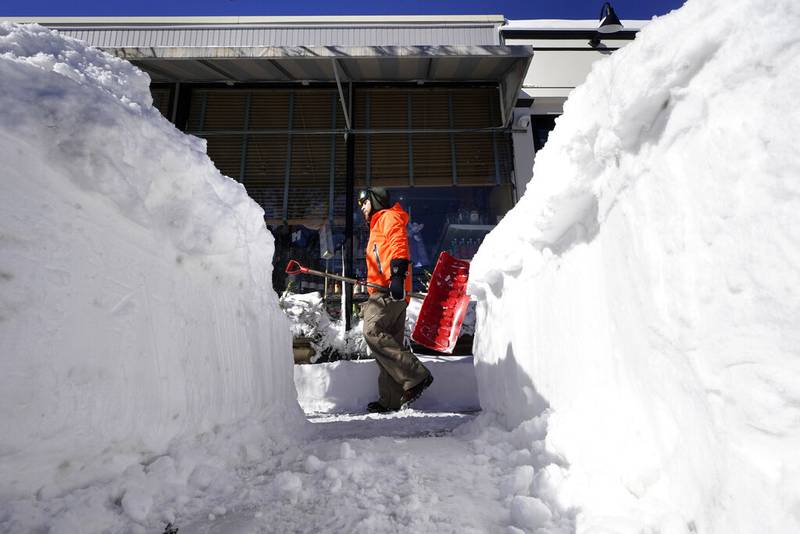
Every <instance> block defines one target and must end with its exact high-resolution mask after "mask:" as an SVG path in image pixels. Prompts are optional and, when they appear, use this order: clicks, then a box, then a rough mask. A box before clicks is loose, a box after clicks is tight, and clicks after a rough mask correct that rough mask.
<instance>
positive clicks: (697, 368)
mask: <svg viewBox="0 0 800 534" xmlns="http://www.w3.org/2000/svg"><path fill="white" fill-rule="evenodd" d="M798 10H800V4H796V2H794V1H792V0H782V1H774V2H759V3H756V2H753V1H747V0H739V1H722V0H705V1H694V0H689V2H688V5H686V6H685V8H683V9H682V10H681V11H679V12H677V13H675V14H672V15H669V16H666V17H664V18H662V19H658V20H656V21H654V22H652V23H651V24H649V25H647V27H646V28H645V29H644V30H643V31H642V32H641V33H640V34H639V35H638V36H637V39H636V41H635V42H634V43H632V44H631V45H629V46H627V47H626V48H624V49H622V50H620V51H618V52H616V53H615V54H613V55H611V56H610V58H608V59H606V60H604V61H601V62H599V63H598V64H596V66H595V68H594V70H593V72H592V73H591V75H590V76H589V78H588V80H587V82H586V84H585V85H584V86H582V87H580V88H578V89H576V90H575V91H574V92H573V94H572V95H571V97H570V100H569V101H568V103H567V104H566V107H565V114H564V115H563V116H562V117H561V118H560V119H559V120H558V125H557V128H556V130H555V131H554V132H553V133H552V135H551V137H550V140H549V142H548V145H547V148H546V149H545V150H544V151H543V152H541V153H540V154H538V156H537V162H536V168H535V178H534V182H533V183H532V184H531V185H530V186H529V188H528V190H527V193H526V196H525V197H524V198H523V199H522V201H521V202H520V204H519V205H518V206H517V207H516V208H515V209H514V210H513V211H512V212H511V213H509V214H508V215H507V216H506V218H505V219H504V220H503V222H502V223H501V224H500V225H499V226H498V228H497V230H496V231H495V232H493V233H492V234H491V235H490V236H489V237H488V238H487V240H486V241H485V242H484V246H483V247H482V249H481V251H480V252H479V254H478V256H477V257H476V258H475V261H474V263H473V269H472V273H471V278H472V287H471V289H472V291H473V293H474V294H475V295H476V297H477V298H478V324H477V329H476V344H475V351H476V354H475V357H476V370H477V373H478V381H479V389H480V391H479V393H480V402H481V405H482V407H483V409H484V413H483V414H481V415H480V416H477V417H473V416H472V415H464V414H441V413H437V412H423V411H419V410H411V411H406V412H402V413H399V414H392V415H388V416H386V415H381V416H376V415H369V416H367V415H355V416H333V417H331V416H326V417H327V418H323V416H314V417H312V421H313V422H312V423H306V424H305V425H304V426H302V428H300V427H298V425H297V423H298V422H300V421H301V420H302V417H301V414H300V413H299V408H298V406H297V403H296V401H295V390H294V386H293V384H292V382H293V381H292V369H291V353H290V343H291V341H290V335H289V326H288V323H287V322H286V320H285V319H284V318H283V315H282V314H281V312H280V310H279V309H278V306H277V298H276V296H275V295H274V293H273V292H272V289H271V284H270V278H271V276H270V274H271V273H270V270H271V269H270V260H271V256H272V240H271V238H270V237H269V235H268V234H267V232H266V231H265V229H264V226H263V219H262V213H261V211H260V210H259V209H258V207H257V206H255V204H254V203H253V202H252V201H250V200H249V199H248V198H247V196H246V194H245V193H244V190H243V188H242V187H241V186H239V185H238V184H236V183H235V182H233V181H232V180H228V179H226V178H224V177H222V176H221V175H220V174H219V173H218V171H216V170H215V169H214V168H213V166H212V165H211V163H210V161H209V160H208V158H207V157H206V156H205V150H204V145H203V141H201V140H199V139H196V138H193V137H190V136H185V135H183V134H182V133H180V132H178V131H177V130H175V129H174V128H173V127H172V126H171V125H170V124H169V123H168V122H167V121H165V120H164V119H163V118H162V117H161V116H160V115H159V114H158V112H157V111H156V110H155V109H153V108H152V107H151V106H150V96H149V92H148V89H147V84H148V80H147V78H146V76H145V75H143V74H141V73H140V72H138V71H137V70H136V69H134V68H133V67H132V66H130V65H129V64H127V63H126V62H124V61H121V60H118V59H114V58H111V57H109V56H107V55H105V54H102V53H100V52H97V51H95V50H92V49H89V48H86V47H85V46H84V45H82V44H81V43H80V42H77V41H74V40H65V39H62V38H60V37H58V36H56V35H55V34H51V33H50V32H47V31H46V30H43V29H41V28H38V27H17V26H12V25H3V26H0V163H2V182H0V187H2V191H1V192H2V195H0V203H2V210H0V428H2V429H3V431H2V432H0V481H1V482H0V492H2V493H1V494H0V497H2V498H0V530H2V531H8V532H28V531H50V532H53V533H67V532H69V533H71V532H158V531H160V530H163V527H164V525H165V524H166V523H167V522H174V523H176V524H177V526H179V527H180V528H181V530H180V532H182V533H183V532H225V533H230V532H234V533H235V532H325V531H330V532H399V531H414V532H459V533H460V532H508V533H518V532H539V533H543V532H570V531H573V530H578V531H579V532H641V531H659V532H687V531H688V532H718V533H728V532H795V531H798V530H800V525H798V519H797V509H798V508H797V506H798V503H799V502H800V495H799V494H798V492H800V489H798V488H800V464H799V462H800V456H798V454H797V451H798V450H800V439H798V424H797V421H798V420H800V386H798V384H800V372H798V371H799V368H800V353H798V347H800V333H799V332H798V326H797V325H798V324H800V311H799V309H798V307H799V306H800V299H798V295H797V292H798V288H800V279H799V274H798V272H799V271H798V269H797V265H798V264H800V250H799V249H800V224H798V223H800V221H798V213H800V185H798V184H800V182H798V180H797V177H798V176H800V163H798V155H797V150H796V146H797V139H800V127H799V125H798V122H799V121H800V119H799V118H798V117H800V115H799V114H798V113H797V111H796V105H797V101H798V96H800V95H798V92H800V89H798V87H800V39H798V38H797V37H796V31H795V28H796V27H797V26H798V23H800V13H799V12H798ZM462 421H465V422H466V424H465V425H463V426H458V427H456V424H457V423H460V422H462ZM9 429H10V430H9ZM290 429H291V430H290Z"/></svg>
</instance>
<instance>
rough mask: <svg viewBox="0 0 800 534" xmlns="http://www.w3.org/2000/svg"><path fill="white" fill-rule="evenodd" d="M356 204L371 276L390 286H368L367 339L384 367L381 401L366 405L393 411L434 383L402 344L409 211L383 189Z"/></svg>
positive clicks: (372, 191)
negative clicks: (363, 224)
mask: <svg viewBox="0 0 800 534" xmlns="http://www.w3.org/2000/svg"><path fill="white" fill-rule="evenodd" d="M358 205H359V207H360V208H361V213H362V214H363V215H364V219H365V220H366V221H367V222H368V223H369V242H368V243H367V251H366V257H367V280H368V281H369V282H371V283H373V284H379V285H383V286H388V288H389V291H388V293H384V292H382V291H380V290H378V289H376V288H374V287H369V286H368V287H367V291H368V292H369V299H368V300H367V301H366V302H365V303H364V304H363V305H362V311H363V314H364V340H365V341H366V342H367V345H368V346H369V348H370V350H371V351H372V354H373V356H374V357H375V362H377V364H378V366H379V367H380V375H379V377H378V400H377V401H375V402H371V403H369V405H368V406H367V409H368V410H369V411H370V412H387V411H394V410H399V409H400V408H402V407H403V406H405V405H407V404H410V403H412V402H414V401H415V400H417V399H418V398H419V396H420V395H422V392H423V391H425V389H426V388H428V387H429V386H430V385H431V383H432V382H433V375H431V373H430V371H428V369H427V368H426V367H425V366H424V365H422V363H421V362H420V361H419V359H417V357H416V356H415V355H414V353H413V352H411V351H410V350H408V349H407V348H405V347H404V346H403V335H404V331H405V328H404V327H405V322H406V307H407V306H408V296H407V293H409V292H410V291H411V271H410V270H409V268H408V266H409V263H410V261H409V252H408V235H407V233H406V225H407V224H408V214H407V213H406V212H405V211H403V208H401V207H400V204H398V203H396V204H395V205H394V206H392V207H389V193H388V192H387V191H386V190H385V189H383V188H379V187H375V188H371V189H364V190H362V191H360V192H359V194H358Z"/></svg>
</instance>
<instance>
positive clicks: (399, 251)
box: [385, 214, 411, 300]
mask: <svg viewBox="0 0 800 534" xmlns="http://www.w3.org/2000/svg"><path fill="white" fill-rule="evenodd" d="M390 216H391V221H389V223H390V224H389V225H387V232H386V234H385V235H386V250H387V252H388V256H389V258H390V260H389V265H390V266H391V280H390V282H389V296H391V297H392V298H393V299H395V300H402V299H404V298H405V296H406V291H405V289H406V273H408V265H409V264H410V263H411V262H410V256H411V255H410V254H409V250H408V232H407V231H406V226H405V224H403V218H402V217H400V216H397V215H395V214H391V215H390Z"/></svg>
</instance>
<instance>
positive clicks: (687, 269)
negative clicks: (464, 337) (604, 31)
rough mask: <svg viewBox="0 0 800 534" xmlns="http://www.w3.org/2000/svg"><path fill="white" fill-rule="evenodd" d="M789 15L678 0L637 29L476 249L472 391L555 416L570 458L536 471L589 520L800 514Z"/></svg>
mask: <svg viewBox="0 0 800 534" xmlns="http://www.w3.org/2000/svg"><path fill="white" fill-rule="evenodd" d="M799 23H800V4H798V3H797V2H795V1H794V0H776V1H773V2H769V3H768V4H767V5H765V4H764V3H763V2H756V1H754V0H737V1H729V0H705V1H699V0H689V2H687V4H686V5H685V6H684V7H683V8H682V9H681V10H679V11H676V12H674V13H672V14H670V15H668V16H665V17H663V18H661V19H656V20H654V21H653V22H652V23H651V24H649V25H647V26H646V27H645V28H644V30H643V31H642V32H641V33H640V34H639V35H638V36H637V38H636V40H635V42H633V43H632V44H631V45H629V46H627V47H625V48H624V49H622V50H620V51H618V52H615V53H614V54H613V55H612V56H610V57H609V58H607V59H605V60H604V61H602V62H599V63H597V64H596V65H595V67H594V69H593V70H592V72H591V74H590V75H589V77H588V78H587V81H586V83H585V84H584V85H583V86H581V87H579V88H577V89H576V90H575V91H573V93H572V95H571V96H570V98H569V100H568V102H567V103H566V105H565V112H564V115H563V116H562V117H560V118H559V120H558V121H557V127H556V129H555V131H554V132H552V134H551V135H550V138H549V141H548V144H547V146H546V147H545V149H544V150H543V151H542V152H540V153H539V154H538V155H537V157H536V164H535V167H534V179H533V182H532V183H531V184H530V185H529V186H528V190H527V192H526V194H525V196H524V198H523V199H522V201H521V202H520V203H519V205H518V206H516V207H515V209H514V210H513V211H512V212H510V213H509V214H508V215H507V216H506V217H505V218H504V220H503V221H502V222H501V223H500V224H499V225H498V227H497V228H496V229H495V231H493V232H492V233H491V235H489V236H488V238H487V239H486V240H485V241H484V244H483V246H482V247H481V249H480V252H479V253H478V255H477V257H476V258H475V260H474V261H473V263H472V270H471V292H472V293H473V294H475V295H476V296H477V298H478V331H477V333H476V342H475V355H476V359H477V360H478V361H477V362H476V365H477V372H478V382H479V387H480V398H481V405H482V407H483V409H484V410H489V411H493V412H495V413H496V414H498V416H499V417H500V418H501V420H502V421H503V422H504V423H505V424H506V425H507V426H508V427H511V428H513V427H515V426H516V425H519V424H520V423H521V422H523V421H525V420H527V419H530V418H532V417H534V416H536V415H537V414H539V413H542V412H543V411H544V413H547V414H549V417H548V433H547V437H546V444H547V448H548V451H549V452H551V453H553V454H555V455H557V456H558V457H560V458H561V459H562V461H563V462H564V465H565V466H567V467H564V468H563V469H558V470H552V469H551V470H550V471H549V472H547V473H544V472H542V473H537V474H536V476H537V477H540V476H541V477H544V478H546V479H547V480H549V482H548V484H547V485H546V486H548V487H549V488H550V489H549V490H548V491H545V490H544V489H542V488H544V486H541V487H540V491H542V492H544V493H547V495H549V497H548V499H546V500H547V502H548V505H549V507H550V508H551V509H568V508H570V507H577V512H578V515H577V529H578V531H579V532H641V531H651V530H652V531H660V532H687V531H688V532H726V533H727V532H797V531H798V529H800V514H798V510H800V455H798V451H800V424H799V423H798V421H800V328H799V327H798V325H800V294H799V293H800V270H798V268H797V266H798V264H800V182H798V179H797V178H798V176H800V156H798V151H797V143H798V139H800V114H798V113H797V110H796V106H797V102H798V100H800V39H798V37H797V32H796V27H797V25H798V24H799ZM520 513H523V512H520ZM524 513H527V512H524ZM512 515H513V514H512Z"/></svg>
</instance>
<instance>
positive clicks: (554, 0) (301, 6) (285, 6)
mask: <svg viewBox="0 0 800 534" xmlns="http://www.w3.org/2000/svg"><path fill="white" fill-rule="evenodd" d="M683 2H684V0H616V1H613V2H611V4H612V5H613V6H614V9H615V10H616V12H617V15H619V17H620V18H624V19H649V18H650V17H652V16H654V15H663V14H665V13H668V12H669V11H671V10H673V9H676V8H678V7H680V6H681V5H682V4H683ZM602 5H603V2H601V1H597V0H494V1H488V0H447V1H441V0H440V1H437V0H394V1H386V0H380V1H376V0H373V1H364V0H349V1H339V2H336V1H330V0H329V1H324V0H294V1H287V0H260V1H259V0H193V1H191V2H189V1H169V0H136V1H133V2H118V1H116V0H104V1H101V0H61V1H55V0H34V1H31V0H3V1H2V2H0V18H2V17H3V16H7V17H14V16H17V17H19V16H39V17H46V16H52V17H55V16H59V17H65V16H180V15H185V16H203V15H205V16H211V15H263V16H266V15H426V14H431V15H440V14H501V15H505V16H506V17H507V18H509V19H526V18H564V19H596V18H597V17H598V15H599V12H600V7H601V6H602Z"/></svg>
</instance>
